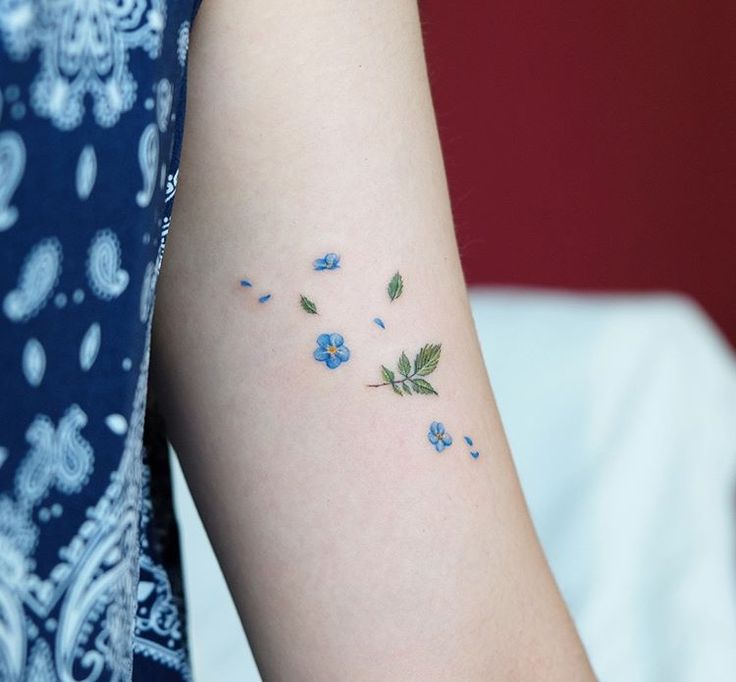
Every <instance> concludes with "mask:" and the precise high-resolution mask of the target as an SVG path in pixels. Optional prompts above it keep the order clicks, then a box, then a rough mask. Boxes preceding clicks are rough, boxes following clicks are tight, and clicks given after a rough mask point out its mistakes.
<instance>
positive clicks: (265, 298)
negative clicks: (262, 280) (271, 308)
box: [258, 294, 271, 303]
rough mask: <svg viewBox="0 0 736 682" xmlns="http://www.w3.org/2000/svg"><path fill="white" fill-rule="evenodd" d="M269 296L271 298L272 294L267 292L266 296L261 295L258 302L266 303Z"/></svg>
mask: <svg viewBox="0 0 736 682" xmlns="http://www.w3.org/2000/svg"><path fill="white" fill-rule="evenodd" d="M269 298H271V294H266V295H265V296H261V297H260V298H259V299H258V302H259V303H265V302H266V301H268V299H269Z"/></svg>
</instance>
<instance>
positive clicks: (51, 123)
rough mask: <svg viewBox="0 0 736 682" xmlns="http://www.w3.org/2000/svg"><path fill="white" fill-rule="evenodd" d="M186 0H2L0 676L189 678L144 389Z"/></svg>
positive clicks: (160, 451) (177, 117)
mask: <svg viewBox="0 0 736 682" xmlns="http://www.w3.org/2000/svg"><path fill="white" fill-rule="evenodd" d="M197 4H198V0H182V1H181V2H173V1H172V0H169V2H168V3H167V2H166V0H0V371H1V372H2V374H1V375H0V376H1V377H2V381H3V390H2V392H1V393H0V682H21V681H26V680H27V681H33V682H47V681H48V682H50V681H52V680H62V681H64V682H82V681H84V682H96V681H98V680H100V681H101V680H114V681H115V682H122V681H127V680H130V679H135V680H156V681H161V682H172V681H180V680H190V679H191V672H190V666H189V659H188V649H187V643H186V613H185V608H184V598H183V588H182V581H181V572H180V564H179V544H178V534H177V528H176V520H175V518H174V515H173V507H172V501H171V488H170V478H169V469H168V466H169V465H168V456H167V450H166V437H165V430H164V428H163V424H162V422H161V420H160V418H159V417H158V416H157V414H156V412H155V409H154V407H155V406H154V405H153V400H152V398H151V397H150V396H149V395H148V391H147V379H148V363H149V352H150V333H151V319H152V314H153V307H154V300H155V287H156V281H157V278H158V274H159V270H160V266H161V260H162V258H163V254H164V245H165V241H166V235H167V234H168V230H169V228H170V224H171V209H172V205H173V199H174V194H175V192H176V184H177V180H178V165H179V155H180V149H181V139H182V131H183V122H184V102H185V86H186V66H187V52H188V47H189V32H190V28H191V25H192V21H193V19H194V15H195V13H196V9H197V7H196V6H197Z"/></svg>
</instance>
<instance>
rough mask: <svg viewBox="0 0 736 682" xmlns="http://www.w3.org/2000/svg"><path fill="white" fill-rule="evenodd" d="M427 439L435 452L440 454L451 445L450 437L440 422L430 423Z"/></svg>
mask: <svg viewBox="0 0 736 682" xmlns="http://www.w3.org/2000/svg"><path fill="white" fill-rule="evenodd" d="M427 438H429V442H430V443H432V445H434V448H435V450H437V452H442V451H443V450H444V449H445V448H449V447H450V446H451V445H452V436H451V435H450V434H449V433H447V431H445V425H444V424H443V423H442V422H432V423H431V424H430V426H429V433H428V434H427Z"/></svg>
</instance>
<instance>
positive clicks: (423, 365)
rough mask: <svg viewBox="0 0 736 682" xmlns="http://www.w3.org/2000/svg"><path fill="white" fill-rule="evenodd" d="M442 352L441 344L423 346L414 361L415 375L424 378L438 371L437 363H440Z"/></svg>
mask: <svg viewBox="0 0 736 682" xmlns="http://www.w3.org/2000/svg"><path fill="white" fill-rule="evenodd" d="M441 352H442V344H441V343H438V344H431V343H428V344H427V345H426V346H423V347H422V349H421V350H420V351H419V353H417V357H416V359H415V360H414V374H418V375H419V376H422V377H424V376H427V375H428V374H431V373H432V372H434V370H435V369H437V363H438V362H439V361H440V353H441Z"/></svg>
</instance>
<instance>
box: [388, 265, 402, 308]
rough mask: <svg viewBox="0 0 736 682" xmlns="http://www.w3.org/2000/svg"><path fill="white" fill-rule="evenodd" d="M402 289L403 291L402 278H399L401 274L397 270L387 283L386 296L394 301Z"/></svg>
mask: <svg viewBox="0 0 736 682" xmlns="http://www.w3.org/2000/svg"><path fill="white" fill-rule="evenodd" d="M402 291H404V280H403V279H402V278H401V274H400V273H398V272H397V273H396V274H395V275H394V276H393V277H392V278H391V281H390V282H389V283H388V297H389V298H390V299H391V300H392V301H395V300H396V299H397V298H398V297H399V296H401V292H402Z"/></svg>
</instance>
